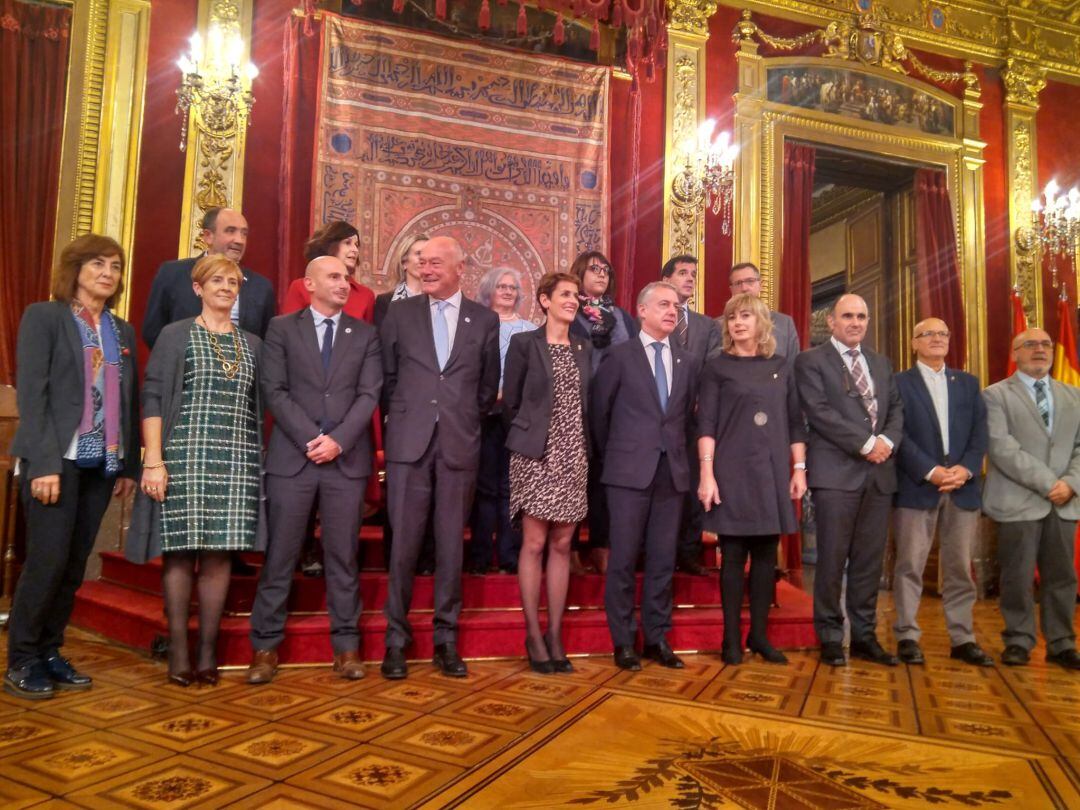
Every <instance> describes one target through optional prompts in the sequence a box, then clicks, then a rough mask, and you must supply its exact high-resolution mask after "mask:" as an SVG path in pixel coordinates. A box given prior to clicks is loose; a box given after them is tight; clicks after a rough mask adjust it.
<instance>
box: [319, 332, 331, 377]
mask: <svg viewBox="0 0 1080 810" xmlns="http://www.w3.org/2000/svg"><path fill="white" fill-rule="evenodd" d="M323 326H324V327H326V328H325V330H324V331H323V336H322V351H321V352H320V353H321V354H322V370H323V373H324V374H325V373H326V372H328V371H329V370H330V353H331V352H332V351H333V350H334V322H333V321H332V320H330V319H329V318H327V319H326V320H325V321H323Z"/></svg>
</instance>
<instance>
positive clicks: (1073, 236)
mask: <svg viewBox="0 0 1080 810" xmlns="http://www.w3.org/2000/svg"><path fill="white" fill-rule="evenodd" d="M1031 228H1032V230H1033V231H1034V234H1035V243H1036V246H1037V247H1039V248H1041V249H1042V250H1045V251H1046V252H1047V253H1048V254H1049V255H1050V280H1051V282H1052V283H1053V285H1054V289H1057V287H1058V258H1059V257H1062V258H1064V259H1065V261H1066V262H1068V261H1070V260H1072V258H1073V254H1074V252H1075V250H1076V243H1077V239H1078V238H1080V189H1077V188H1076V187H1075V186H1074V187H1073V188H1071V189H1069V191H1068V193H1062V189H1061V187H1060V186H1059V185H1058V184H1057V181H1056V180H1051V181H1050V182H1049V183H1047V184H1046V188H1045V189H1043V195H1042V199H1041V200H1040V199H1038V198H1036V199H1035V200H1034V201H1033V202H1032V203H1031Z"/></svg>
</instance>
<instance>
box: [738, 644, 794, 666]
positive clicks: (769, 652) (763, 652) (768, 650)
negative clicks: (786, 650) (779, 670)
mask: <svg viewBox="0 0 1080 810" xmlns="http://www.w3.org/2000/svg"><path fill="white" fill-rule="evenodd" d="M746 646H747V648H748V649H749V650H750V652H752V653H757V654H758V655H760V656H761V657H762V658H764V659H765V660H766V661H768V662H769V663H770V664H786V663H787V662H788V660H787V656H786V655H784V654H783V653H782V652H780V651H779V650H778V649H776V648H775V647H774V646H773V645H771V644H770V643H769V642H767V641H754V640H753V639H749V638H748V639H747V640H746Z"/></svg>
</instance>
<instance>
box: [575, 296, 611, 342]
mask: <svg viewBox="0 0 1080 810" xmlns="http://www.w3.org/2000/svg"><path fill="white" fill-rule="evenodd" d="M578 300H579V301H580V302H581V315H582V316H583V317H584V318H585V319H586V320H587V321H588V323H589V336H590V337H591V338H592V345H593V348H595V349H604V348H607V347H608V346H609V345H610V344H611V330H612V329H614V328H615V303H614V302H613V301H612V300H611V296H609V295H602V296H600V297H599V298H590V297H589V296H587V295H584V294H582V293H579V294H578Z"/></svg>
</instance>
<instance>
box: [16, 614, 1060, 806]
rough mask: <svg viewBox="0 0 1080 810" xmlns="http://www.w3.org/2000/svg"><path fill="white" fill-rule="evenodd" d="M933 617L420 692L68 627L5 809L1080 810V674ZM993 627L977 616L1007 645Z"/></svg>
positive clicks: (483, 667)
mask: <svg viewBox="0 0 1080 810" xmlns="http://www.w3.org/2000/svg"><path fill="white" fill-rule="evenodd" d="M891 620H892V611H891V606H890V603H889V601H888V600H887V599H883V600H882V616H881V623H880V626H881V627H883V628H885V627H888V625H889V624H890V623H891ZM921 620H922V622H923V626H924V627H925V628H926V632H925V634H924V636H923V645H924V648H925V649H926V651H927V653H928V660H927V663H926V665H925V666H922V667H903V666H901V667H898V668H896V669H888V668H884V667H878V666H874V665H870V664H852V665H851V666H849V667H847V668H844V669H835V670H834V669H831V668H828V667H823V666H820V665H819V664H818V661H817V655H816V653H813V652H795V653H792V654H791V655H790V657H791V664H790V665H789V666H786V667H778V666H771V665H768V664H765V663H763V662H761V661H760V659H750V660H749V661H748V663H746V664H744V665H742V666H723V665H722V664H721V662H720V660H719V658H718V657H717V656H714V655H706V654H701V655H690V656H687V657H686V661H687V667H686V669H685V670H682V671H672V670H666V669H663V668H661V667H659V666H656V665H647V666H646V667H645V668H644V670H643V671H642V672H640V673H625V672H621V671H619V670H618V669H616V668H615V667H614V665H613V664H612V662H611V659H610V657H607V656H605V657H592V658H583V659H577V660H575V662H574V663H575V667H576V672H575V673H574V674H573V675H567V676H538V675H533V674H531V673H529V672H528V670H527V668H526V667H525V664H524V662H522V661H476V662H472V663H471V664H470V675H469V678H468V679H466V680H463V681H459V680H451V679H447V678H443V677H441V676H440V675H438V674H437V673H436V672H435V671H434V670H433V669H432V668H431V666H430V664H427V663H414V664H412V666H411V675H410V677H409V679H408V680H406V681H396V682H389V681H384V680H382V679H381V678H380V677H379V675H378V669H377V667H376V666H370V667H369V670H368V677H367V678H365V679H364V680H362V681H359V682H351V683H350V682H346V681H342V680H340V679H338V678H337V677H335V676H334V675H333V673H332V672H331V671H330V669H329V667H323V668H297V669H286V670H283V671H282V672H281V674H280V675H279V676H278V677H277V679H275V681H274V682H273V684H272V685H270V686H265V687H249V686H247V685H246V684H245V683H244V681H243V672H241V671H236V672H228V673H225V675H224V677H223V680H222V683H221V684H220V685H219V686H218V687H215V688H190V689H179V688H176V687H173V686H167V685H165V683H164V666H163V664H161V663H159V662H155V661H151V660H149V659H148V658H146V657H144V656H142V655H140V654H138V653H135V652H132V651H130V650H127V649H124V648H122V647H119V646H116V645H111V644H106V643H103V642H102V641H101V640H100V639H98V638H97V637H93V636H90V635H89V634H86V633H82V632H79V631H72V632H71V634H70V637H69V644H68V647H67V648H66V653H67V655H68V656H69V657H70V658H71V659H72V661H73V662H74V663H76V664H77V665H78V667H79V668H80V669H83V670H85V671H86V672H88V673H89V674H91V675H92V676H93V677H94V678H95V687H94V689H92V690H91V691H89V692H81V693H68V694H64V695H61V696H59V697H57V698H56V699H54V700H50V701H42V702H37V703H32V702H28V701H22V700H17V699H15V698H12V697H10V696H7V695H2V696H0V807H3V808H23V807H34V806H48V807H73V806H77V807H101V808H172V809H173V810H181V809H182V808H216V807H238V808H239V807H252V808H255V807H257V808H277V807H281V808H285V807H298V808H303V807H316V808H318V807H348V806H359V807H392V808H405V807H412V806H418V807H419V806H423V807H431V808H435V807H470V808H471V807H481V808H486V807H497V808H510V807H535V808H542V807H558V806H571V807H597V808H599V807H607V806H616V807H641V808H645V807H672V808H686V809H687V810H689V808H707V807H718V808H723V807H733V808H734V807H738V808H754V809H755V810H756V808H792V809H793V810H798V809H799V808H807V810H809V809H810V808H823V809H824V808H879V807H890V808H894V807H895V808H917V807H943V808H948V807H955V808H965V807H987V808H1006V807H1016V808H1024V809H1025V810H1033V809H1035V808H1043V807H1046V808H1051V807H1060V808H1077V807H1080V674H1075V675H1074V674H1072V673H1068V672H1064V671H1063V670H1061V669H1060V668H1058V667H1053V666H1048V665H1046V664H1045V663H1044V660H1043V659H1044V651H1043V650H1042V649H1041V648H1040V649H1038V650H1036V652H1035V654H1034V655H1033V663H1032V664H1031V665H1030V666H1028V667H1023V668H1018V669H1007V668H1004V667H1000V666H999V667H996V668H993V669H976V668H972V667H968V666H966V665H964V664H961V663H959V662H954V661H951V660H950V659H949V658H948V639H947V636H946V634H945V632H944V624H943V621H942V619H941V615H940V603H938V602H937V601H935V600H928V601H927V602H926V604H925V605H924V609H923V612H922V616H921ZM1000 627H1001V626H1000V619H999V617H998V615H997V612H996V605H995V604H994V603H992V602H986V603H980V604H979V605H978V607H977V633H978V636H979V640H980V642H981V643H982V644H983V645H984V646H985V647H986V649H988V650H991V651H993V653H994V654H995V655H997V654H998V653H1000V648H1001V644H1000V640H999V636H998V634H999V632H1000ZM881 635H882V640H883V641H885V640H888V641H889V642H890V643H891V638H889V635H890V634H889V633H888V632H887V631H885V632H883V633H882V634H881ZM718 636H719V628H718ZM3 644H6V637H4V640H3V642H0V647H2V646H3Z"/></svg>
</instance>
